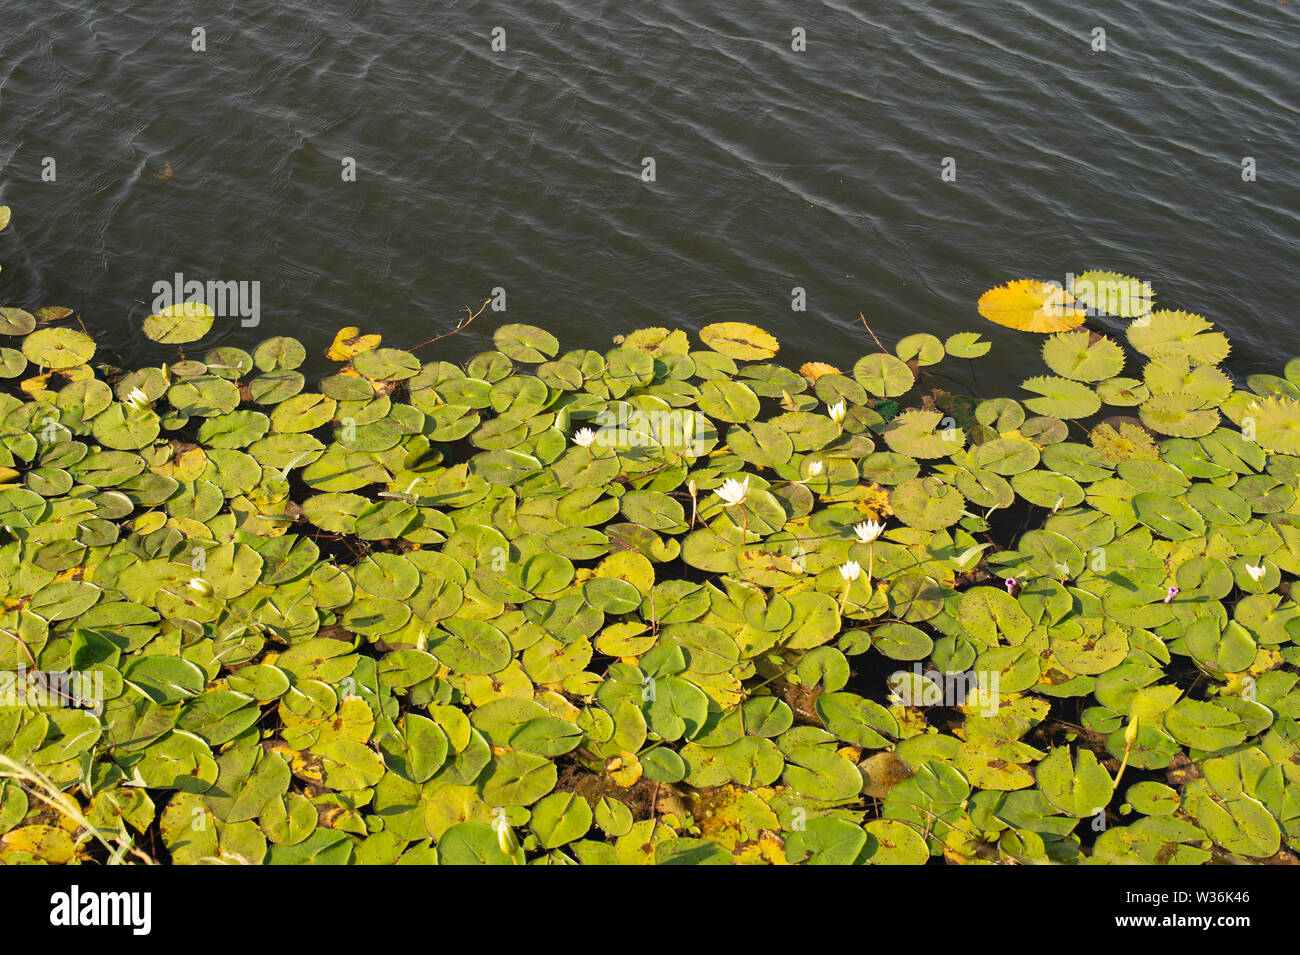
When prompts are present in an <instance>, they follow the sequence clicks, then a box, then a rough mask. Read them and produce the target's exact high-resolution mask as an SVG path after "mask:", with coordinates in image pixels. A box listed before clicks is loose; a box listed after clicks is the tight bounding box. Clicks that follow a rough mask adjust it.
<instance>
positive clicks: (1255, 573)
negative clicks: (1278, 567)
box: [1246, 560, 1264, 583]
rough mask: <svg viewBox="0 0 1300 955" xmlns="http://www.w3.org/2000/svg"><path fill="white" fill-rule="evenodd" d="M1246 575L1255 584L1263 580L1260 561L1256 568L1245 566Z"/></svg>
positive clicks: (1262, 569) (1262, 566)
mask: <svg viewBox="0 0 1300 955" xmlns="http://www.w3.org/2000/svg"><path fill="white" fill-rule="evenodd" d="M1246 573H1248V574H1250V579H1251V580H1253V581H1255V583H1259V582H1260V581H1261V580H1262V579H1263V578H1264V562H1263V561H1262V560H1261V561H1260V562H1259V566H1258V567H1255V566H1253V565H1251V564H1247V565H1246Z"/></svg>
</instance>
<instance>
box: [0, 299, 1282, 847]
mask: <svg viewBox="0 0 1300 955" xmlns="http://www.w3.org/2000/svg"><path fill="white" fill-rule="evenodd" d="M1040 304H1041V302H1040ZM1118 318H1120V319H1125V320H1129V324H1128V325H1127V328H1126V331H1125V332H1124V335H1123V337H1124V339H1126V341H1124V340H1120V339H1118V338H1111V337H1107V336H1105V335H1103V334H1099V333H1098V332H1094V331H1090V330H1088V329H1087V328H1082V327H1080V328H1076V329H1073V330H1067V331H1063V332H1059V333H1056V334H1053V335H1052V336H1051V337H1050V338H1048V339H1047V340H1046V342H1045V344H1044V345H1043V348H1042V359H1043V361H1044V362H1045V364H1046V368H1047V372H1048V373H1047V374H1043V375H1035V376H1033V377H1031V378H1029V379H1028V380H1027V381H1026V382H1025V384H1024V388H1025V391H1026V392H1027V396H1025V397H1023V398H1022V399H1020V400H1017V399H1015V398H995V399H991V400H975V399H972V398H968V397H961V396H955V395H952V394H949V393H946V392H944V391H942V390H940V389H938V388H936V387H935V386H934V383H935V382H936V381H938V380H939V379H938V376H936V375H935V371H936V366H938V365H940V363H943V362H949V363H952V362H956V361H960V362H965V361H967V360H971V359H977V358H979V357H980V356H982V355H984V354H985V353H986V352H987V351H988V350H989V344H988V343H987V342H984V341H982V340H981V339H980V337H979V336H978V335H977V334H973V333H963V334H958V335H953V336H952V337H950V338H947V340H946V341H941V340H940V339H938V338H936V337H934V336H932V335H929V334H917V335H912V336H909V337H907V338H905V339H903V340H902V341H900V342H899V343H898V344H897V346H896V348H895V350H894V353H892V354H891V353H887V352H885V351H883V350H880V351H876V352H874V353H871V354H867V355H865V356H864V357H862V358H861V359H860V360H858V361H857V362H856V363H854V364H853V365H852V367H850V368H847V369H839V368H836V367H833V366H831V365H826V364H809V365H805V366H804V367H803V368H802V369H800V370H799V371H797V372H796V371H793V370H790V369H788V368H785V367H782V366H781V365H779V364H776V363H774V362H772V361H771V359H772V358H773V357H774V356H775V354H776V352H777V349H778V344H777V342H776V341H775V340H774V339H773V338H772V337H771V336H770V335H768V334H767V333H765V332H763V331H761V330H759V329H757V328H754V327H753V326H749V325H744V324H738V323H723V324H717V325H710V326H708V327H706V328H704V329H703V330H702V331H701V333H700V335H699V338H700V341H699V342H698V343H697V342H693V341H692V340H691V338H690V337H689V336H688V334H687V333H686V332H684V331H681V330H668V329H663V328H654V329H642V330H640V331H636V332H633V333H631V334H629V335H627V336H626V337H623V338H620V339H618V340H617V341H616V344H615V347H613V348H611V349H610V350H608V351H605V352H603V353H602V352H597V351H590V350H577V351H567V352H562V351H561V350H560V345H559V343H558V342H557V340H556V339H555V337H553V336H552V335H551V334H550V333H549V332H547V331H545V330H543V329H540V328H536V327H530V326H524V325H515V324H510V325H503V326H500V327H497V328H496V329H495V330H494V333H493V341H494V344H495V350H493V351H489V352H486V353H484V354H480V355H477V356H476V357H474V358H472V359H471V360H469V361H468V362H467V363H465V364H464V365H463V366H462V365H458V364H453V363H451V362H447V361H440V360H437V359H432V360H421V358H419V357H417V355H415V354H413V353H412V352H410V351H405V350H401V349H396V348H390V347H383V345H382V342H381V340H380V337H379V336H378V335H364V334H361V332H360V331H359V330H358V329H355V328H351V329H345V330H343V331H342V332H340V333H339V335H338V337H337V338H336V339H335V341H334V343H333V344H332V345H331V347H330V349H329V351H328V353H327V354H328V357H329V358H331V359H333V360H335V361H337V362H338V363H339V368H338V371H337V372H336V373H335V374H332V375H329V376H328V377H325V378H324V379H323V380H319V381H316V382H311V383H309V382H308V381H307V379H306V378H305V377H304V375H303V374H302V373H300V371H299V370H298V368H299V367H300V365H301V364H302V363H303V361H304V360H305V357H306V352H305V349H304V347H303V346H302V345H301V344H300V343H299V342H297V341H295V340H294V339H292V338H288V337H275V338H270V339H267V340H266V341H263V342H261V343H260V344H258V345H257V346H256V347H255V348H253V349H252V351H251V352H250V351H245V350H242V349H240V348H234V347H219V348H204V347H202V346H201V345H196V344H195V343H196V342H201V341H202V339H203V337H204V336H205V335H206V334H207V333H208V332H209V330H210V328H211V326H212V323H213V318H212V314H211V312H210V311H209V310H207V309H206V308H204V307H202V306H197V305H192V304H190V305H180V306H177V307H175V308H173V309H170V310H168V311H166V312H164V313H162V314H159V315H155V316H151V317H150V318H149V319H148V320H147V321H146V323H145V326H144V333H145V334H146V335H148V337H150V338H152V339H153V340H155V341H157V342H162V343H166V344H175V345H178V346H181V347H180V348H179V350H178V354H177V356H176V359H175V360H174V361H171V362H169V363H168V364H167V365H164V366H160V367H146V368H139V369H135V370H132V371H128V372H123V371H121V370H119V369H115V368H111V367H108V366H105V365H94V364H92V362H93V361H94V358H95V353H96V346H95V342H94V340H93V339H92V338H91V337H90V336H89V335H87V334H86V333H85V332H83V331H79V330H76V329H75V328H73V327H72V323H71V320H70V313H68V312H67V310H64V309H43V310H38V311H36V312H32V313H28V312H26V311H23V310H21V309H16V308H5V309H0V334H2V335H5V336H8V337H9V338H10V340H11V341H12V343H13V346H12V347H3V348H0V374H2V375H3V376H4V377H5V378H7V379H8V381H9V387H7V388H5V389H4V391H3V393H0V484H2V487H0V525H3V527H4V535H3V539H2V540H0V588H3V591H2V593H0V597H2V598H3V604H2V605H0V669H2V670H6V671H9V672H11V673H19V672H22V673H26V674H27V679H28V680H29V683H30V682H32V681H35V682H34V684H33V686H35V685H36V684H40V683H41V681H42V680H44V681H45V683H46V684H51V685H57V684H56V683H55V682H54V681H53V679H52V677H51V675H52V674H58V673H63V672H76V673H78V674H82V675H87V674H93V675H95V679H96V680H97V681H99V682H92V683H91V684H90V685H93V686H96V687H101V688H102V690H101V692H99V693H98V698H96V699H92V700H86V699H82V698H59V699H47V700H45V701H44V702H43V704H41V705H35V704H33V703H32V702H31V701H30V700H29V701H28V702H26V703H25V704H15V703H14V702H13V701H10V702H9V704H8V705H0V751H2V752H3V753H4V754H5V757H6V759H5V762H4V766H5V767H6V768H5V769H3V773H4V776H3V777H0V778H2V779H3V782H2V784H0V796H2V801H0V833H3V835H2V836H0V860H2V861H5V862H25V861H45V862H53V863H66V862H77V861H82V862H86V861H120V860H127V861H129V860H132V859H135V858H137V856H138V855H140V854H143V855H147V856H150V857H152V858H155V859H157V860H158V861H171V862H174V863H192V862H212V861H217V862H226V863H253V864H256V863H271V864H297V863H358V864H360V863H380V864H387V863H434V862H437V863H441V864H457V863H494V864H520V863H525V862H527V863H539V864H541V863H547V864H565V863H574V862H578V863H584V864H609V863H660V864H664V863H668V864H701V863H711V864H715V863H733V862H736V863H779V864H785V863H804V862H812V863H846V864H847V863H858V864H863V863H867V864H921V863H925V862H927V861H930V860H931V859H946V860H947V861H949V862H953V863H974V862H993V863H1020V864H1032V863H1046V862H1056V863H1116V862H1148V863H1151V862H1170V863H1203V862H1209V861H1212V860H1225V859H1235V860H1247V861H1258V860H1262V859H1265V858H1267V857H1270V856H1274V855H1276V854H1278V853H1279V852H1280V851H1285V849H1284V844H1285V843H1287V842H1288V841H1293V840H1295V839H1296V838H1297V837H1300V724H1297V722H1296V720H1297V718H1298V717H1300V690H1297V688H1296V684H1297V664H1300V647H1297V646H1296V642H1295V641H1296V639H1297V638H1298V637H1300V608H1297V606H1296V603H1295V601H1294V599H1293V598H1292V596H1291V593H1290V587H1291V582H1292V581H1294V580H1295V578H1296V576H1297V575H1298V574H1300V501H1297V496H1296V490H1297V487H1298V486H1300V457H1297V456H1298V455H1300V425H1298V421H1300V415H1298V414H1297V412H1298V411H1300V361H1293V362H1291V363H1290V364H1289V365H1287V367H1286V370H1285V376H1277V377H1274V376H1262V375H1261V376H1253V377H1251V378H1249V379H1248V380H1246V381H1245V382H1244V383H1240V384H1239V383H1237V382H1234V381H1233V380H1232V379H1231V378H1229V377H1228V376H1227V375H1226V374H1225V373H1224V372H1223V371H1222V370H1221V369H1220V368H1219V367H1218V366H1219V363H1221V362H1222V361H1223V359H1224V358H1225V357H1226V355H1227V351H1228V346H1227V342H1226V340H1225V339H1224V338H1223V336H1222V335H1221V334H1219V333H1217V332H1215V331H1213V330H1211V327H1210V324H1209V323H1208V322H1207V321H1205V320H1204V319H1202V318H1200V317H1197V316H1193V315H1189V314H1186V313H1183V312H1172V311H1156V312H1145V313H1143V314H1141V315H1127V316H1119V317H1118ZM1080 320H1082V319H1080ZM1102 320H1103V321H1114V320H1113V319H1105V318H1104V317H1103V319H1102ZM1114 323H1115V324H1117V325H1118V324H1119V323H1118V322H1114ZM1014 360H1017V361H1021V360H1024V358H1023V356H1015V357H1014ZM1126 367H1128V368H1131V369H1133V374H1134V377H1122V373H1123V371H1124V370H1125V368H1126ZM1103 406H1111V407H1118V408H1119V409H1121V410H1120V413H1119V414H1118V415H1116V416H1112V417H1110V418H1106V419H1104V420H1103V419H1102V418H1101V415H1100V414H1099V412H1100V411H1101V409H1102V408H1103ZM1125 409H1136V413H1137V416H1136V417H1132V416H1130V415H1127V414H1124V413H1123V412H1124V410H1125ZM1225 418H1226V420H1224V419H1225ZM913 664H917V667H916V670H917V671H921V672H919V673H918V672H915V671H914V670H913ZM895 671H903V677H901V678H900V677H899V676H898V675H896V674H895ZM963 673H974V674H978V675H979V676H980V679H979V681H978V683H977V684H976V685H975V689H974V690H972V691H971V692H970V693H969V694H967V695H965V696H964V697H963V698H960V699H954V698H952V697H951V695H950V694H946V693H944V692H942V691H940V692H934V691H936V690H941V688H940V684H942V683H943V675H946V674H963ZM83 685H84V683H83ZM0 703H3V701H0Z"/></svg>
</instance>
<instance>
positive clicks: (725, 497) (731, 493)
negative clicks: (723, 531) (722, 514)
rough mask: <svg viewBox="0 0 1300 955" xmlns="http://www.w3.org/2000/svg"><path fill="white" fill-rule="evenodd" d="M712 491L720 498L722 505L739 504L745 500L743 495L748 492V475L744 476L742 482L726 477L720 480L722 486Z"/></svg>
mask: <svg viewBox="0 0 1300 955" xmlns="http://www.w3.org/2000/svg"><path fill="white" fill-rule="evenodd" d="M714 493H715V494H717V495H718V497H720V498H722V501H723V506H724V507H731V506H732V505H733V504H739V503H741V502H742V501H743V500H745V495H746V494H748V493H749V476H748V475H746V476H745V480H744V482H743V483H742V482H741V481H737V480H736V479H735V478H727V479H726V480H725V481H723V482H722V487H720V488H718V489H717V491H715V492H714Z"/></svg>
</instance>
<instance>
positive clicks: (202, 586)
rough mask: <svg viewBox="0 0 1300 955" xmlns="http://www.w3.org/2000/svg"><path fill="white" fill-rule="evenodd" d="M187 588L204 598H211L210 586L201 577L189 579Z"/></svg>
mask: <svg viewBox="0 0 1300 955" xmlns="http://www.w3.org/2000/svg"><path fill="white" fill-rule="evenodd" d="M189 587H190V590H194V591H197V592H198V593H201V594H202V595H203V596H205V597H211V596H212V585H211V584H210V583H208V582H207V581H206V580H204V579H203V578H202V577H191V578H190V584H189Z"/></svg>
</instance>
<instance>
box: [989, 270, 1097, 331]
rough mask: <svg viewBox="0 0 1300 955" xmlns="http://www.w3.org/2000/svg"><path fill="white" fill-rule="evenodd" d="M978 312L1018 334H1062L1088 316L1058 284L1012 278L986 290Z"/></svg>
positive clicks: (1081, 322) (1080, 323)
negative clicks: (1005, 282)
mask: <svg viewBox="0 0 1300 955" xmlns="http://www.w3.org/2000/svg"><path fill="white" fill-rule="evenodd" d="M979 313H980V314H981V315H983V316H984V317H985V318H987V319H988V320H989V321H991V322H997V323H998V324H999V325H1005V326H1007V327H1008V328H1014V329H1017V330H1018V331H1022V332H1060V331H1065V330H1066V329H1070V328H1075V327H1076V326H1078V325H1082V324H1083V321H1084V319H1085V318H1087V317H1088V313H1087V312H1086V311H1085V310H1084V309H1082V308H1080V307H1079V305H1078V304H1077V303H1076V302H1075V299H1074V296H1073V295H1071V294H1070V293H1069V292H1067V291H1066V290H1065V289H1063V288H1062V287H1061V286H1060V285H1058V284H1055V283H1052V282H1039V281H1037V280H1036V279H1016V280H1015V281H1013V282H1008V283H1007V284H1006V285H999V286H997V287H996V288H991V289H989V290H988V291H987V292H985V293H984V294H983V295H981V296H980V300H979Z"/></svg>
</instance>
